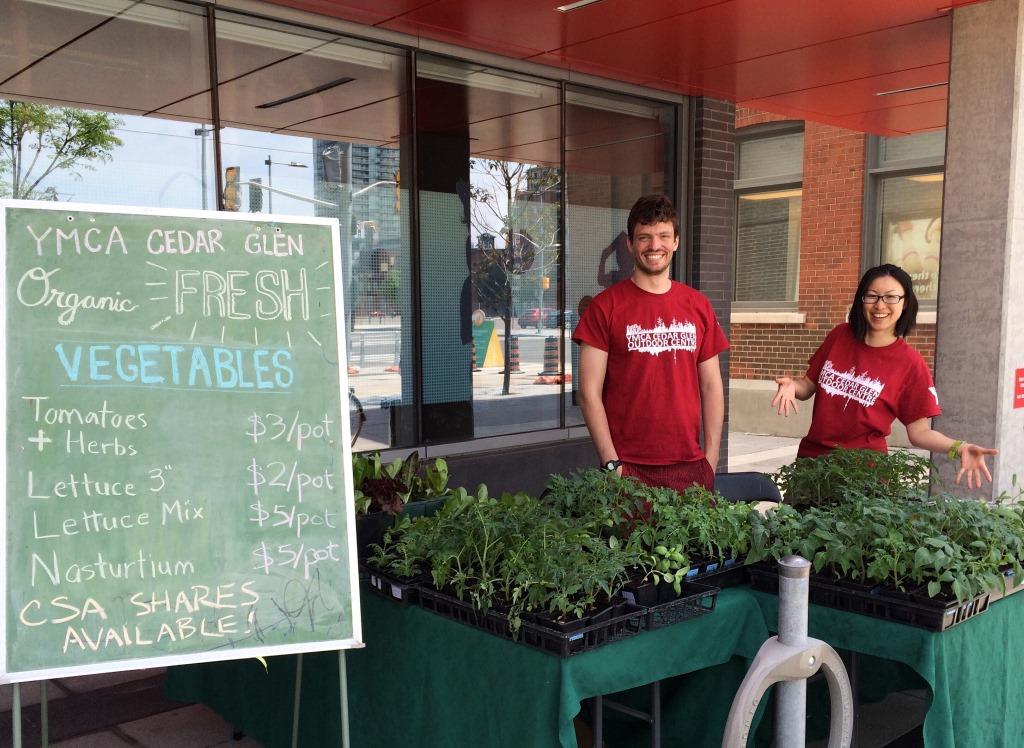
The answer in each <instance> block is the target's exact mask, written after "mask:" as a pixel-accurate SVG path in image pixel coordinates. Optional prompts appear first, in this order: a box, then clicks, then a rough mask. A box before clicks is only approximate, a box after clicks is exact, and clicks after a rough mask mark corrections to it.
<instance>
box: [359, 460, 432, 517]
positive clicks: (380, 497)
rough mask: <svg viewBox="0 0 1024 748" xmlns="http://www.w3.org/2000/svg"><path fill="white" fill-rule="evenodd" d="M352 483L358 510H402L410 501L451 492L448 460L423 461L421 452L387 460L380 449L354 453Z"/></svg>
mask: <svg viewBox="0 0 1024 748" xmlns="http://www.w3.org/2000/svg"><path fill="white" fill-rule="evenodd" d="M421 468H422V469H423V475H422V476H421V475H420V474H419V473H420V469H421ZM352 487H353V488H352V490H353V494H354V495H355V506H356V513H357V514H367V513H368V512H371V511H381V512H386V513H388V514H393V515H394V514H401V513H402V510H403V507H404V506H405V504H407V503H409V502H410V501H424V500H427V499H435V498H440V497H443V496H448V495H449V494H450V493H451V491H450V490H449V489H448V463H447V462H445V461H444V460H443V459H441V458H440V457H438V458H437V459H436V460H434V461H433V463H426V462H422V461H421V460H420V456H419V453H418V452H411V453H410V454H409V456H408V457H406V458H405V459H404V460H394V461H392V462H389V463H387V464H385V463H383V462H381V459H380V453H379V452H370V453H367V454H353V455H352Z"/></svg>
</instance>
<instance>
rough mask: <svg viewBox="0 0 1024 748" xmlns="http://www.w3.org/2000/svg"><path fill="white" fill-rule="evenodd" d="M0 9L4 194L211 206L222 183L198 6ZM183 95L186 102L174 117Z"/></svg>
mask: <svg viewBox="0 0 1024 748" xmlns="http://www.w3.org/2000/svg"><path fill="white" fill-rule="evenodd" d="M0 18H3V19H4V22H3V25H4V33H3V34H0V80H2V81H4V83H3V84H2V87H0V102H2V104H0V129H2V132H3V136H2V137H3V140H4V149H3V150H4V152H5V154H7V156H8V157H7V158H2V157H0V196H4V197H17V198H22V199H30V200H59V201H65V202H66V201H76V202H92V203H110V204H115V205H134V206H146V207H167V208H191V209H196V208H201V207H203V203H204V195H211V196H212V193H213V191H214V188H213V187H212V180H213V172H212V169H211V164H212V153H213V151H212V144H211V143H210V142H209V136H208V133H209V123H210V103H209V76H208V73H207V71H206V68H205V60H206V25H205V17H204V15H203V11H202V9H199V8H196V7H194V6H189V5H184V4H178V3H174V2H166V3H160V4H159V5H156V4H150V3H124V4H120V5H118V4H115V5H104V6H95V7H93V6H90V5H88V4H76V5H75V6H74V7H65V6H63V5H61V4H57V3H40V2H27V1H24V0H0ZM195 60H201V61H202V63H201V64H198V65H197V64H196V63H195ZM181 99H188V100H189V101H190V102H191V105H190V107H188V108H187V109H180V110H179V112H178V114H179V116H178V118H176V119H169V118H168V117H167V109H168V107H169V106H173V105H174V103H175V102H177V101H179V100H181ZM31 122H36V123H42V125H43V126H42V127H41V128H38V127H32V126H29V123H31ZM200 132H204V133H207V135H206V136H200V135H198V133H200ZM12 149H13V150H12Z"/></svg>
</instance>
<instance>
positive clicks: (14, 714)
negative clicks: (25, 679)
mask: <svg viewBox="0 0 1024 748" xmlns="http://www.w3.org/2000/svg"><path fill="white" fill-rule="evenodd" d="M11 730H13V732H14V748H21V684H20V683H15V684H14V698H13V699H12V703H11Z"/></svg>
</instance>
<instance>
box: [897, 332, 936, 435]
mask: <svg viewBox="0 0 1024 748" xmlns="http://www.w3.org/2000/svg"><path fill="white" fill-rule="evenodd" d="M911 350H912V349H911ZM912 352H913V354H914V358H915V359H916V360H915V361H914V363H913V365H912V366H911V367H910V370H909V371H908V372H907V380H906V381H905V382H904V383H903V390H902V392H900V398H899V405H898V407H897V411H896V417H897V418H899V419H900V422H901V423H903V424H908V423H913V422H914V421H917V420H920V419H922V418H932V417H933V416H938V415H942V408H940V407H939V393H938V392H936V390H935V382H934V381H933V380H932V373H931V372H930V371H928V364H926V363H925V362H924V359H923V358H921V354H919V353H918V352H917V351H913V350H912Z"/></svg>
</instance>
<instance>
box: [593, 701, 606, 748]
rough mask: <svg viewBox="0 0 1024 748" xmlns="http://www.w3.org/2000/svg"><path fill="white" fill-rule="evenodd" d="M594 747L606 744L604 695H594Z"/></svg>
mask: <svg viewBox="0 0 1024 748" xmlns="http://www.w3.org/2000/svg"><path fill="white" fill-rule="evenodd" d="M593 719H594V748H601V746H602V745H604V696H595V697H594V718H593Z"/></svg>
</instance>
